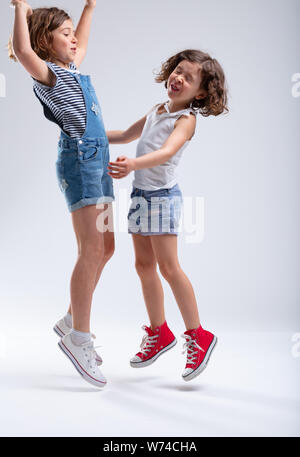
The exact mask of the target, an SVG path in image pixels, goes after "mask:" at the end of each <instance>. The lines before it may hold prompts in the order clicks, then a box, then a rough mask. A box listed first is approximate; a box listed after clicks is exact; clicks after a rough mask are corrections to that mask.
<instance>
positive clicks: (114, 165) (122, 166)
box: [107, 162, 127, 171]
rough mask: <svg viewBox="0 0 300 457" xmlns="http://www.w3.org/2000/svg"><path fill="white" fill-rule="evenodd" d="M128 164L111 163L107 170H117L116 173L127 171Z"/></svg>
mask: <svg viewBox="0 0 300 457" xmlns="http://www.w3.org/2000/svg"><path fill="white" fill-rule="evenodd" d="M126 166H127V165H126V164H120V163H119V162H109V164H108V166H107V168H109V169H111V170H115V171H119V170H120V171H121V170H125V168H126Z"/></svg>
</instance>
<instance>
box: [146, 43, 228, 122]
mask: <svg viewBox="0 0 300 457" xmlns="http://www.w3.org/2000/svg"><path fill="white" fill-rule="evenodd" d="M182 60H188V61H189V62H195V63H198V64H199V65H200V67H201V86H200V88H199V89H203V90H205V91H206V92H207V96H206V97H205V98H202V99H201V100H196V99H194V100H193V101H192V107H193V109H194V110H195V111H196V112H199V113H201V114H202V116H204V117H208V116H210V115H213V116H218V115H219V114H222V113H223V112H224V111H226V112H228V111H229V110H228V107H227V87H226V81H225V75H224V71H223V69H222V67H221V65H220V64H219V62H218V61H217V60H216V59H212V58H211V56H210V55H209V54H206V53H205V52H202V51H198V50H195V49H186V50H184V51H181V52H178V53H177V54H175V55H174V56H172V57H170V58H169V59H168V60H167V61H166V62H164V63H163V64H162V67H161V69H160V72H159V73H157V76H156V78H155V81H156V82H158V83H161V82H164V83H165V87H166V88H167V81H168V79H169V76H170V74H171V73H172V72H173V71H174V70H175V68H176V67H177V65H178V64H179V63H180V62H182Z"/></svg>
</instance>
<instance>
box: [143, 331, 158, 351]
mask: <svg viewBox="0 0 300 457" xmlns="http://www.w3.org/2000/svg"><path fill="white" fill-rule="evenodd" d="M142 329H143V330H145V331H146V325H143V326H142ZM157 338H158V335H153V336H149V335H148V333H147V335H144V336H143V339H142V342H141V345H140V348H141V353H142V354H144V355H147V352H150V351H151V350H152V347H153V346H155V345H156V340H157Z"/></svg>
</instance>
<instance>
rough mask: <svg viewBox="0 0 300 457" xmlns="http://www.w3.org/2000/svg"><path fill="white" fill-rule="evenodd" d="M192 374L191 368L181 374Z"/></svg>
mask: <svg viewBox="0 0 300 457" xmlns="http://www.w3.org/2000/svg"><path fill="white" fill-rule="evenodd" d="M192 372H193V370H192V368H186V369H185V370H184V372H183V373H182V376H188V375H189V374H191V373H192Z"/></svg>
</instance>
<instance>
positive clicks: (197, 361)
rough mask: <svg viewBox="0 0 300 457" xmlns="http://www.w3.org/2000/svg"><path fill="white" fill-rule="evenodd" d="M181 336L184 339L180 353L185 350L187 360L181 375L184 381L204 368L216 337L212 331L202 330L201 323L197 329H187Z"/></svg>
mask: <svg viewBox="0 0 300 457" xmlns="http://www.w3.org/2000/svg"><path fill="white" fill-rule="evenodd" d="M181 336H182V337H183V338H185V339H186V341H185V343H184V345H183V349H184V350H183V352H182V353H184V352H185V351H187V361H186V365H185V370H184V372H183V373H182V377H183V379H184V380H185V381H190V380H191V379H194V378H195V377H196V376H198V375H199V374H200V373H201V372H202V371H203V370H204V368H206V365H207V363H208V360H209V357H210V355H211V353H212V351H213V349H214V348H215V345H216V343H217V340H218V339H217V337H216V336H215V335H213V334H212V333H210V332H208V331H207V330H204V328H202V327H201V325H200V326H199V327H198V328H197V329H192V330H187V331H186V332H184V334H183V335H181Z"/></svg>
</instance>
